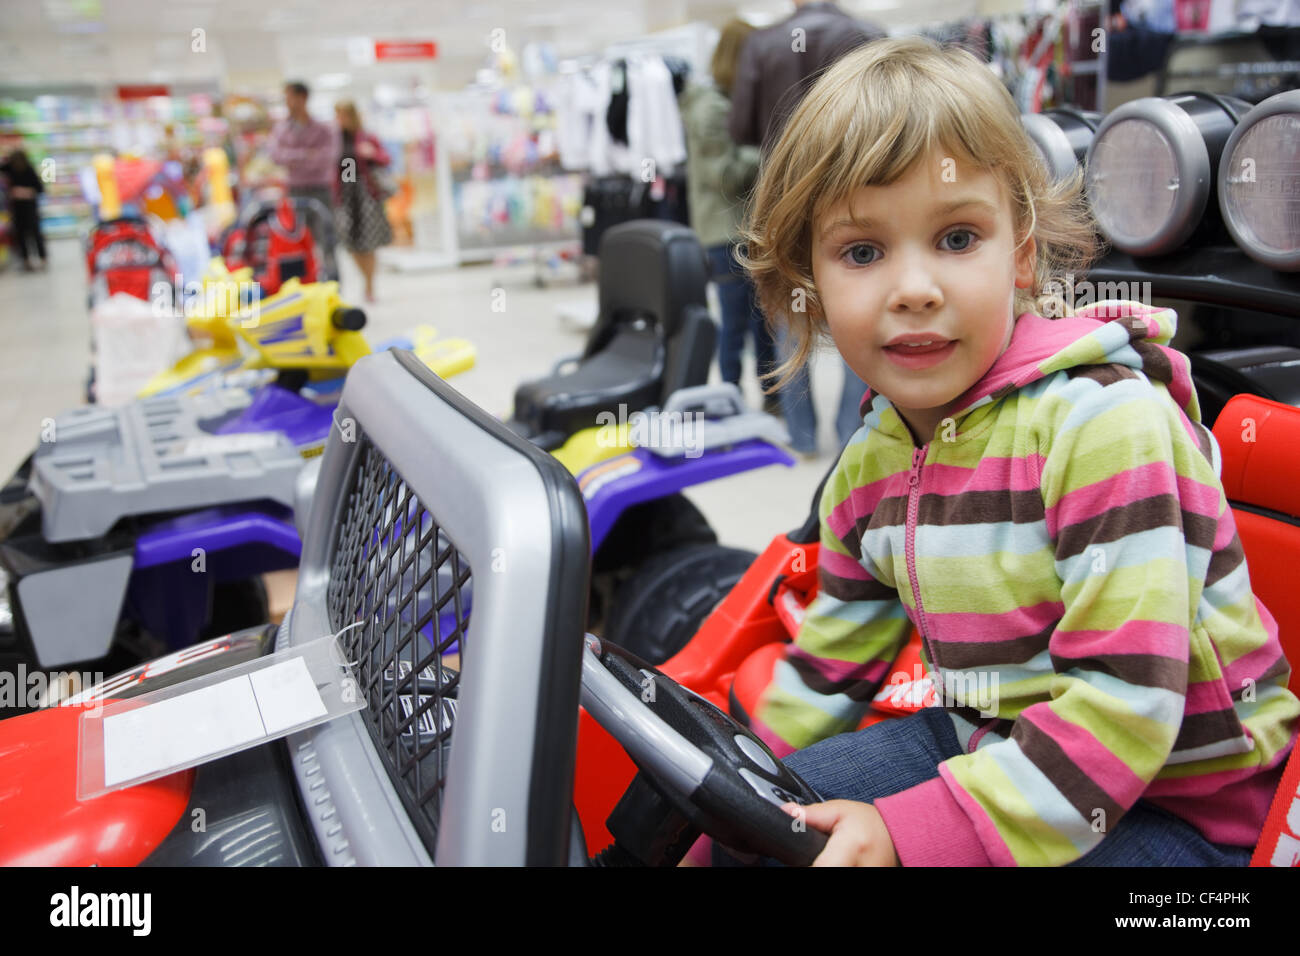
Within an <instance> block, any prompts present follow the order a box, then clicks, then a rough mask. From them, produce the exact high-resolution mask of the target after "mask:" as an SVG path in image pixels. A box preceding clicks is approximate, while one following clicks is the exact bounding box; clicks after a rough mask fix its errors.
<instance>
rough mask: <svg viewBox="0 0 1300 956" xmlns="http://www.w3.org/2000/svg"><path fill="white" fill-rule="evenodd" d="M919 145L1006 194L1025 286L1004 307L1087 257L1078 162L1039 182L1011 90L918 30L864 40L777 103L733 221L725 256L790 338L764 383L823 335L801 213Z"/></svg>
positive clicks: (902, 159)
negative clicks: (746, 208) (1029, 264)
mask: <svg viewBox="0 0 1300 956" xmlns="http://www.w3.org/2000/svg"><path fill="white" fill-rule="evenodd" d="M933 148H942V149H943V150H944V151H945V152H946V153H948V154H952V155H956V156H960V157H961V158H962V159H963V160H964V161H965V162H967V163H969V164H970V165H972V166H975V167H977V168H980V169H984V170H987V171H989V172H992V173H993V174H994V175H996V176H997V177H998V178H999V180H1000V181H1001V183H1002V184H1003V186H1004V187H1005V188H1006V190H1007V192H1008V193H1009V195H1010V199H1011V210H1012V222H1013V225H1014V228H1015V233H1016V240H1017V243H1018V245H1017V248H1019V245H1021V244H1023V243H1024V242H1027V241H1028V239H1029V237H1030V236H1033V238H1034V240H1035V242H1036V262H1035V269H1034V285H1033V287H1032V288H1030V289H1017V290H1016V297H1015V310H1016V313H1015V314H1017V315H1019V314H1020V313H1021V312H1025V311H1033V310H1034V308H1035V306H1036V305H1038V299H1039V297H1040V293H1041V292H1042V291H1043V290H1045V289H1050V288H1051V287H1052V286H1054V285H1055V284H1056V283H1055V282H1054V281H1053V280H1054V279H1055V277H1058V276H1061V275H1063V274H1065V273H1075V274H1080V273H1083V272H1085V271H1086V270H1087V267H1088V265H1089V264H1090V263H1091V262H1092V260H1093V259H1094V258H1095V257H1096V255H1097V253H1098V251H1099V250H1098V244H1097V239H1096V235H1095V229H1094V226H1093V221H1092V217H1091V213H1090V211H1089V209H1088V205H1087V201H1086V199H1085V197H1084V195H1083V188H1082V186H1083V177H1082V173H1081V172H1080V171H1079V170H1076V171H1075V173H1074V174H1073V175H1072V176H1071V177H1070V178H1068V179H1067V180H1065V181H1063V182H1053V181H1052V179H1051V178H1050V176H1049V174H1048V172H1047V168H1046V165H1045V164H1044V163H1043V161H1042V159H1041V158H1040V157H1039V155H1038V152H1037V149H1036V147H1035V146H1034V145H1033V143H1032V142H1031V141H1030V140H1029V137H1028V136H1027V135H1026V133H1025V131H1024V128H1023V127H1022V126H1021V124H1020V115H1019V112H1018V111H1017V109H1016V106H1015V103H1014V102H1013V101H1012V99H1011V94H1010V93H1008V92H1007V90H1006V89H1005V88H1004V87H1003V86H1002V83H1001V82H1000V81H999V80H998V79H997V77H995V76H994V75H993V73H992V71H991V70H990V69H989V68H988V67H987V66H986V65H985V64H983V63H981V62H980V61H979V60H977V59H976V58H975V57H974V56H972V55H971V54H970V53H969V52H967V51H966V50H963V49H960V48H958V47H952V46H940V45H939V44H938V43H936V42H935V41H933V40H930V39H928V38H926V37H919V36H916V37H897V38H891V39H885V40H876V41H873V42H870V43H867V44H865V45H863V46H861V47H858V48H857V49H856V50H854V51H852V52H850V53H847V54H845V55H844V56H843V57H841V58H840V59H839V60H837V61H836V62H835V63H834V65H832V66H831V68H830V69H829V70H827V71H826V73H824V74H823V75H822V77H821V78H820V79H819V80H818V81H817V82H816V84H814V86H813V87H812V89H811V90H809V92H808V94H807V95H806V96H804V98H803V100H802V101H801V102H800V103H799V106H798V108H797V109H796V110H795V111H794V113H793V114H792V115H791V117H790V120H789V122H788V123H787V124H786V126H785V129H784V130H783V132H782V134H781V137H780V139H779V140H778V141H777V142H776V144H775V145H774V146H773V147H772V149H771V152H770V153H769V154H768V155H767V156H765V157H764V159H763V162H762V166H761V168H760V170H759V177H758V184H757V186H756V188H755V194H754V202H753V204H752V205H751V207H750V218H749V221H748V222H747V224H746V226H745V228H744V229H743V231H742V242H743V243H744V250H743V252H742V253H740V254H739V255H738V258H739V260H740V261H741V263H742V264H743V265H744V266H745V267H746V268H747V269H748V270H749V272H750V275H751V276H752V277H753V279H754V284H755V287H756V289H757V294H758V299H759V303H760V305H761V307H762V310H763V312H764V314H765V315H766V316H767V319H768V323H769V325H773V326H775V324H776V323H777V322H784V323H785V324H786V326H787V329H788V331H789V333H790V335H791V339H792V345H793V354H792V355H791V357H790V358H789V359H788V360H787V361H786V362H785V363H784V364H782V365H781V366H780V367H779V368H777V369H776V370H775V371H774V372H773V373H771V374H772V375H773V376H775V377H777V378H778V380H777V382H776V383H775V385H774V386H773V388H779V387H781V386H782V385H784V384H785V383H786V382H788V381H789V380H790V379H791V377H793V376H794V374H795V373H796V372H798V370H799V369H800V368H801V367H802V366H803V365H804V364H805V363H806V362H807V361H808V359H809V357H810V355H811V354H812V350H813V348H814V346H815V344H816V340H817V338H818V337H819V336H822V335H826V334H827V326H826V316H825V312H824V311H823V309H822V306H821V302H820V300H819V299H818V296H817V289H816V286H815V284H814V281H813V272H812V248H813V226H814V223H815V222H816V221H817V220H818V219H819V218H820V217H821V216H822V215H823V214H824V213H825V212H826V211H827V210H828V209H829V208H831V207H833V206H835V205H836V204H838V203H840V202H843V201H846V200H847V199H848V198H849V197H850V196H851V195H852V194H853V193H854V192H855V191H856V190H857V189H859V188H860V187H863V186H887V185H889V184H891V183H893V182H895V181H897V180H898V179H899V178H901V177H902V176H903V175H904V174H905V173H906V172H907V171H908V170H909V169H910V168H911V167H912V165H913V164H914V163H915V162H917V161H918V160H920V159H922V158H924V157H925V156H927V155H929V153H930V151H931V150H932V149H933ZM792 304H793V305H796V306H797V305H802V306H803V309H798V308H793V309H792V308H791V306H792ZM1056 314H1058V315H1059V314H1061V313H1060V312H1057V313H1056Z"/></svg>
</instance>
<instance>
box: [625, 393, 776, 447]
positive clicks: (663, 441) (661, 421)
mask: <svg viewBox="0 0 1300 956" xmlns="http://www.w3.org/2000/svg"><path fill="white" fill-rule="evenodd" d="M645 414H646V415H647V416H648V421H647V425H648V431H649V432H650V434H651V435H652V436H653V437H654V441H652V442H650V443H648V444H646V445H645V446H644V447H646V448H647V449H648V450H649V451H651V452H653V453H654V454H656V455H658V456H659V457H660V458H682V457H687V458H695V457H698V456H699V455H701V454H703V453H704V452H706V451H709V450H710V449H713V448H725V447H727V446H730V445H737V444H739V443H740V442H743V441H749V440H750V439H752V438H761V439H763V440H764V441H767V442H771V443H772V444H774V445H786V444H789V442H790V433H789V432H788V431H786V427H785V425H784V424H783V423H782V422H781V421H779V420H778V419H776V418H774V417H772V416H771V415H769V414H767V413H766V412H759V411H754V410H752V409H750V408H749V407H748V406H747V405H746V404H745V398H744V395H743V394H741V391H740V388H739V387H738V386H736V385H732V384H730V383H729V382H723V383H720V384H715V385H693V386H691V387H690V388H679V389H678V390H677V391H675V392H673V393H672V394H671V395H669V396H668V399H667V401H665V402H664V406H663V408H662V409H655V408H651V409H647V410H646V412H645ZM632 440H633V443H634V444H639V442H637V441H636V432H635V431H634V432H633V439H632Z"/></svg>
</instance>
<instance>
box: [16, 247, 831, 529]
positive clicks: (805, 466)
mask: <svg viewBox="0 0 1300 956" xmlns="http://www.w3.org/2000/svg"><path fill="white" fill-rule="evenodd" d="M340 258H341V262H340V267H341V270H342V275H343V278H342V284H343V291H344V294H345V295H353V296H358V297H359V292H360V290H361V280H360V274H359V272H358V271H357V270H356V267H355V266H354V265H353V264H352V262H351V261H350V260H349V259H348V258H347V256H346V254H344V255H342V256H341V257H340ZM532 280H533V269H532V267H531V266H510V267H494V266H491V265H481V266H469V267H464V268H460V269H455V270H446V271H440V272H425V273H418V274H415V273H397V272H388V271H384V272H381V273H380V276H379V279H378V282H377V291H378V302H377V303H376V304H375V305H372V306H368V307H366V312H367V314H368V316H369V319H370V324H369V325H368V327H367V329H366V334H367V337H368V338H370V340H371V341H372V342H378V341H381V340H383V339H385V338H389V337H391V336H395V335H400V334H402V333H404V332H408V331H409V330H411V329H412V328H413V327H414V326H416V325H418V324H427V325H432V326H434V327H435V328H436V329H437V330H438V332H439V333H440V334H441V335H443V336H457V337H463V338H467V339H469V340H470V341H472V342H473V343H474V344H475V346H476V347H477V348H478V363H477V365H476V367H475V368H473V369H472V370H470V371H469V372H466V373H464V374H462V375H459V376H457V377H456V378H455V379H454V380H453V382H452V384H453V385H454V386H455V387H456V388H457V389H459V390H460V391H462V392H463V393H464V394H465V395H466V396H468V397H469V398H470V399H472V400H473V401H474V402H476V403H478V404H479V405H481V406H483V407H484V408H486V409H487V410H489V411H490V412H492V413H493V414H495V415H501V416H504V415H505V414H507V413H508V412H509V411H510V408H511V405H512V401H513V397H514V391H515V388H516V386H517V385H518V384H519V383H520V382H522V381H525V380H527V379H529V378H536V377H538V376H541V375H544V374H547V373H548V372H549V370H550V368H551V366H552V365H553V364H554V363H555V361H556V360H557V359H559V358H562V357H564V356H568V355H573V354H574V353H577V352H580V351H581V350H582V346H583V341H584V333H582V332H581V331H578V330H575V329H573V328H572V327H570V326H568V325H566V324H565V323H564V322H563V321H562V320H561V318H560V317H559V315H558V314H557V308H558V307H559V306H561V305H564V304H567V303H572V302H586V303H589V304H590V305H591V306H592V307H594V303H595V299H596V287H595V285H594V284H591V283H588V284H585V285H577V284H575V283H571V282H570V283H556V284H555V285H552V286H550V287H548V288H545V289H541V288H538V287H537V286H536V285H535V284H534V283H533V281H532ZM494 290H500V291H499V292H496V293H495V294H494ZM494 302H495V303H501V304H502V306H503V308H502V306H498V308H499V309H500V311H494V309H493V304H494ZM0 314H2V315H3V316H4V320H3V321H4V323H5V325H6V329H5V332H6V340H7V348H5V349H3V350H0V382H3V383H4V386H5V387H4V388H3V389H0V414H3V420H4V422H5V423H6V425H7V427H6V428H5V429H4V432H3V434H2V435H0V469H3V474H4V475H6V476H7V475H9V474H12V472H13V471H14V469H15V468H17V467H18V465H19V464H20V463H21V462H22V460H23V459H24V458H25V457H26V456H27V455H28V454H29V453H30V452H31V449H32V447H33V446H34V445H35V443H36V441H37V440H38V438H39V436H40V429H41V421H42V419H44V418H47V417H49V416H51V415H54V414H57V413H58V412H60V411H64V410H66V409H68V408H71V407H73V406H75V405H78V404H80V403H81V402H82V401H83V400H84V391H85V381H86V373H87V370H88V368H89V361H90V321H89V317H88V313H87V311H86V278H85V261H84V259H83V258H82V256H81V252H80V247H79V245H78V243H77V242H76V241H75V240H71V239H58V240H53V241H51V242H50V268H49V271H48V272H45V273H40V272H37V273H30V274H29V273H23V272H21V271H18V270H15V269H10V270H8V271H6V272H5V273H3V274H0ZM715 315H716V310H715ZM747 361H748V366H747V368H748V369H750V370H752V365H753V359H752V356H749V357H747ZM838 366H839V363H838V362H837V361H836V362H830V361H824V360H823V361H822V362H821V363H820V365H819V366H818V367H819V368H820V369H821V370H823V371H822V372H821V373H820V374H819V373H818V371H816V370H815V371H814V375H813V378H814V383H815V385H814V387H815V390H816V392H817V404H818V408H819V409H821V410H823V411H824V415H823V418H824V419H825V420H824V421H823V427H822V433H821V446H822V449H823V457H822V458H821V459H818V460H816V461H813V462H802V461H801V462H799V463H798V464H797V465H795V466H794V467H793V468H781V467H770V468H765V469H762V470H760V471H754V472H748V473H746V474H742V475H736V476H734V477H731V478H725V479H721V480H719V481H715V482H713V483H711V484H708V485H702V486H699V487H697V488H693V489H691V491H690V494H689V496H688V497H690V498H691V499H692V500H693V501H694V502H695V503H696V504H697V505H698V506H699V507H700V509H701V510H702V511H704V513H705V514H706V515H707V516H708V518H709V520H710V522H711V523H712V524H713V526H714V528H715V529H716V530H717V532H718V538H719V540H720V541H721V542H722V543H724V544H728V545H733V546H736V547H745V548H750V549H753V550H756V551H757V550H761V549H762V548H763V547H764V546H765V545H766V544H767V542H768V541H769V540H770V539H771V538H772V536H773V535H775V534H777V533H778V532H782V531H788V530H790V529H791V528H793V527H795V526H796V525H798V524H800V523H802V521H803V518H804V517H805V516H806V514H807V510H808V505H809V502H810V501H811V496H812V493H813V491H814V490H815V488H816V486H817V483H818V481H819V480H820V479H821V476H822V474H823V473H824V471H825V470H826V468H828V467H829V465H830V461H831V459H830V450H831V449H832V447H833V445H834V441H835V439H834V433H833V432H834V430H833V427H832V422H831V420H830V415H831V413H832V412H833V410H834V408H835V403H836V401H837V400H838V396H839V388H840V372H839V368H838ZM713 378H714V380H716V379H717V368H716V364H715V367H714V370H713ZM745 390H746V397H747V399H748V400H749V402H750V404H751V405H752V406H754V407H758V404H759V401H760V396H759V393H758V388H757V385H756V384H755V382H754V381H753V375H752V371H747V374H746V380H745Z"/></svg>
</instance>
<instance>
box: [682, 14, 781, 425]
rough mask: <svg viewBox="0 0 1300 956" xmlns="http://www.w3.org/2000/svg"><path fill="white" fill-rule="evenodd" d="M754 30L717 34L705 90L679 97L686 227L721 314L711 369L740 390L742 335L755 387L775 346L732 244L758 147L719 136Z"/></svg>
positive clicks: (774, 407)
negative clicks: (698, 246) (750, 344)
mask: <svg viewBox="0 0 1300 956" xmlns="http://www.w3.org/2000/svg"><path fill="white" fill-rule="evenodd" d="M753 32H754V28H753V27H752V26H750V25H749V24H748V23H745V22H744V21H743V20H732V21H731V22H729V23H728V24H727V25H726V26H724V27H723V28H722V33H721V35H720V36H719V37H718V45H717V47H716V48H715V49H714V51H713V62H712V64H711V67H710V70H711V72H712V74H713V85H712V86H710V85H707V84H704V83H700V84H691V85H689V86H687V88H686V89H685V90H683V91H682V95H681V113H682V122H683V124H684V125H685V128H686V183H687V206H688V208H689V209H690V216H691V228H692V229H694V230H695V233H696V235H698V236H699V237H700V242H701V243H702V244H703V245H704V247H705V250H706V251H707V252H708V255H709V264H710V267H711V272H712V278H713V281H714V283H715V284H716V286H717V290H718V304H719V306H720V307H721V309H722V337H721V339H720V341H719V342H718V367H719V370H720V371H721V372H722V380H723V381H724V382H731V383H732V384H733V385H739V384H740V370H741V355H742V353H743V352H744V349H745V337H746V336H747V335H751V334H752V335H753V337H754V358H755V360H756V363H757V367H758V375H759V385H760V387H765V386H766V384H767V383H766V382H765V381H763V376H764V375H767V374H768V373H770V372H771V371H772V370H773V369H774V368H775V367H776V345H775V343H774V342H773V341H772V333H771V332H770V331H769V330H768V328H767V324H766V323H765V322H764V321H763V314H762V313H761V312H760V311H759V310H758V305H757V302H756V300H755V297H754V284H753V283H752V282H751V281H750V279H749V274H748V273H747V272H745V270H744V269H742V268H741V267H740V264H739V263H737V262H736V255H735V251H736V238H737V235H738V232H739V228H740V221H741V219H742V217H743V214H744V205H745V198H746V196H747V195H748V193H749V190H750V188H751V187H752V186H753V184H754V178H755V176H756V175H757V173H758V148H757V147H755V146H737V145H736V143H735V141H734V140H732V138H731V136H730V134H728V132H727V115H728V113H729V112H730V111H731V101H730V100H729V99H728V96H729V95H730V93H731V84H732V80H733V79H734V78H735V75H736V62H737V60H738V59H739V58H740V49H741V47H742V46H744V43H745V39H746V38H747V37H748V36H749V35H750V34H751V33H753ZM780 404H781V403H780V400H779V399H778V398H777V397H776V396H775V395H769V396H766V398H765V400H764V403H763V406H764V408H765V409H766V410H767V411H769V412H779V410H780Z"/></svg>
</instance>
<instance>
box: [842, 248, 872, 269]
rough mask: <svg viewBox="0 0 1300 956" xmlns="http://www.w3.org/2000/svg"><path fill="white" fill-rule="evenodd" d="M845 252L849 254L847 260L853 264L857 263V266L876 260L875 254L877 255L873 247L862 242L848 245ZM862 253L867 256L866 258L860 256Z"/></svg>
mask: <svg viewBox="0 0 1300 956" xmlns="http://www.w3.org/2000/svg"><path fill="white" fill-rule="evenodd" d="M847 254H848V256H849V260H850V261H851V262H852V263H853V264H854V265H858V266H865V265H870V264H871V263H873V262H875V261H876V256H877V253H876V250H875V248H873V247H872V246H868V245H864V244H862V243H858V244H857V245H853V246H849V248H848V250H847ZM863 255H866V256H868V258H865V259H864V258H862V256H863Z"/></svg>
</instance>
